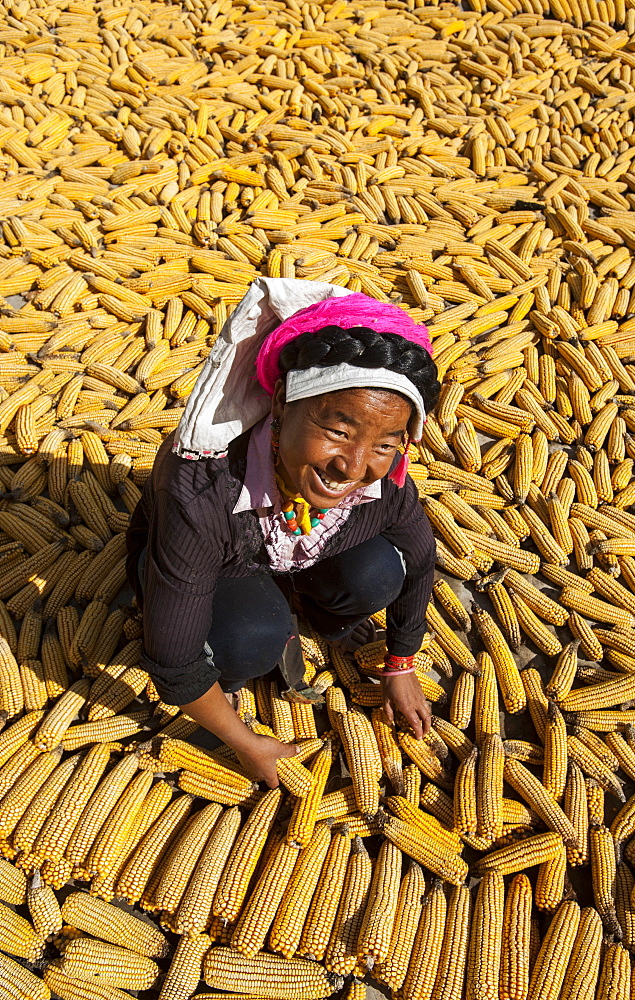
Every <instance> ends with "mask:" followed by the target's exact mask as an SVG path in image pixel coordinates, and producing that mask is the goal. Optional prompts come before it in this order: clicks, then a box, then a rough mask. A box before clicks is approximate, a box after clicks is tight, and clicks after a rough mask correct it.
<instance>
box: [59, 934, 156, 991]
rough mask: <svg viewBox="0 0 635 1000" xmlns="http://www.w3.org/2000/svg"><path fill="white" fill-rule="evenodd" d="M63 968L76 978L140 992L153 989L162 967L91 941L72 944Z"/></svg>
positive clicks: (81, 940)
mask: <svg viewBox="0 0 635 1000" xmlns="http://www.w3.org/2000/svg"><path fill="white" fill-rule="evenodd" d="M60 968H61V970H62V972H65V973H66V975H68V976H70V977H72V978H75V979H86V980H88V981H89V982H94V981H95V980H96V981H97V982H99V983H104V984H105V985H109V986H122V987H123V986H128V987H131V988H132V989H141V990H143V989H149V988H150V987H151V986H154V984H155V982H156V980H157V977H158V974H159V968H158V966H157V965H156V963H155V962H153V961H152V959H151V958H145V957H144V956H143V955H139V954H138V953H137V952H134V951H129V950H128V949H127V948H121V947H118V946H117V945H114V944H106V943H105V942H104V941H94V940H92V939H90V938H77V939H76V940H74V941H71V942H69V944H68V945H67V946H66V949H65V951H64V956H63V958H62V961H61V963H60Z"/></svg>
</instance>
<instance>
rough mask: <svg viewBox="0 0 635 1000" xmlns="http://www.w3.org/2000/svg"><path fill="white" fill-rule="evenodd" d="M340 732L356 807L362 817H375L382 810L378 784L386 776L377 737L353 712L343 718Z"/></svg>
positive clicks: (359, 716)
mask: <svg viewBox="0 0 635 1000" xmlns="http://www.w3.org/2000/svg"><path fill="white" fill-rule="evenodd" d="M339 731H340V735H341V738H342V747H343V749H344V753H345V754H346V760H347V762H348V768H349V771H350V774H351V778H352V779H353V788H354V790H355V800H356V802H357V807H358V809H359V811H360V812H361V813H362V815H364V816H367V817H372V816H374V815H375V814H376V812H377V810H378V809H379V784H378V780H379V778H380V777H381V774H382V772H383V764H382V761H381V757H380V755H379V749H378V746H377V741H376V739H375V734H374V732H373V730H372V728H370V731H369V726H368V723H367V720H366V719H365V718H364V716H362V714H361V713H360V712H358V711H352V710H351V711H348V712H343V713H342V714H341V716H340V718H339Z"/></svg>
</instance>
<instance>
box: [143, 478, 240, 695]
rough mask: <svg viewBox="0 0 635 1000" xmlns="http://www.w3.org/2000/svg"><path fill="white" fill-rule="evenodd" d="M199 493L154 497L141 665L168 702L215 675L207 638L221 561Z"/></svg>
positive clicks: (199, 689)
mask: <svg viewBox="0 0 635 1000" xmlns="http://www.w3.org/2000/svg"><path fill="white" fill-rule="evenodd" d="M205 502H206V501H205V500H204V499H203V500H202V499H201V498H200V497H197V498H195V499H193V500H192V501H191V503H190V504H188V505H187V506H184V505H183V504H181V503H180V502H179V501H178V500H176V499H175V498H174V497H173V496H171V495H170V494H169V493H168V492H167V491H165V490H158V491H157V492H156V494H155V497H154V504H153V510H152V515H151V518H150V524H149V532H148V541H147V546H146V552H145V563H144V567H143V581H142V583H143V636H144V642H143V644H144V650H143V657H142V661H141V662H142V665H143V666H144V668H145V669H146V670H147V671H148V672H149V674H150V676H151V677H152V680H153V682H154V685H155V687H156V689H157V691H158V692H159V695H160V696H161V698H162V699H163V701H165V702H166V703H167V704H169V705H186V704H188V703H189V702H191V701H195V700H196V699H197V698H200V697H201V696H202V695H204V694H205V693H206V692H207V691H208V690H209V688H210V687H212V685H213V684H214V683H215V682H216V681H217V680H218V677H219V676H220V671H219V670H218V669H217V668H216V667H215V666H214V662H213V659H212V655H211V650H210V649H209V647H208V646H206V638H207V634H208V632H209V629H210V625H211V620H212V600H213V597H214V589H215V585H216V579H217V576H218V572H219V566H220V555H221V552H220V549H221V546H220V545H219V544H216V545H215V544H214V532H213V530H212V529H213V525H209V527H210V530H209V532H208V531H207V530H202V527H201V526H205V529H207V527H208V524H209V521H210V518H209V515H208V517H207V518H206V517H205V512H204V511H203V510H202V508H201V505H202V504H203V503H205Z"/></svg>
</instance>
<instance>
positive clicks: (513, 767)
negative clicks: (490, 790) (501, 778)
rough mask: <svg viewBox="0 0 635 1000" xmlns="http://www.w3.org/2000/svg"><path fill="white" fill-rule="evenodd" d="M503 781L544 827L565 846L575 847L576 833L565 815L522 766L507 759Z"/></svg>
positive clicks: (538, 782)
mask: <svg viewBox="0 0 635 1000" xmlns="http://www.w3.org/2000/svg"><path fill="white" fill-rule="evenodd" d="M505 780H506V781H507V782H508V783H509V784H510V785H511V786H512V788H514V789H515V790H516V791H517V792H518V794H519V795H520V796H521V797H522V798H523V799H524V800H525V802H527V804H528V805H529V806H531V808H532V809H533V810H534V811H535V812H536V813H538V815H539V816H540V818H541V819H542V821H543V822H544V823H545V825H546V826H548V827H549V828H550V829H552V830H554V831H555V832H557V833H559V834H560V836H561V837H562V838H563V840H564V841H565V844H568V843H572V844H574V845H575V843H576V832H575V830H574V828H573V826H572V825H571V823H570V822H569V820H568V819H567V817H566V815H565V814H564V812H563V811H562V810H561V809H560V807H559V806H558V805H557V804H556V802H555V800H554V799H553V798H552V797H551V795H550V793H549V792H548V791H547V790H546V789H545V787H544V786H543V785H542V783H541V782H540V781H539V780H538V779H537V778H536V777H535V776H534V775H533V774H532V773H531V772H530V771H529V770H528V769H527V768H526V767H524V765H523V764H521V763H520V762H519V761H516V760H513V759H512V758H508V759H507V760H506V762H505Z"/></svg>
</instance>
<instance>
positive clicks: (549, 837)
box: [473, 830, 562, 876]
mask: <svg viewBox="0 0 635 1000" xmlns="http://www.w3.org/2000/svg"><path fill="white" fill-rule="evenodd" d="M561 845H562V837H561V836H560V835H559V834H557V833H553V832H552V831H551V830H550V831H549V832H548V833H537V834H536V835H535V836H533V837H527V838H526V839H525V840H521V841H519V842H518V843H515V844H512V845H511V846H509V847H502V848H500V850H497V851H492V852H491V853H490V854H488V855H487V857H484V858H481V859H480V860H479V861H477V862H476V864H475V865H474V866H473V874H475V875H477V876H478V875H483V874H485V872H492V871H498V872H500V873H501V874H502V875H512V874H515V873H516V872H519V871H522V870H523V869H525V868H532V867H533V866H534V865H541V864H542V863H543V862H544V861H549V860H551V859H552V858H555V856H556V855H557V854H558V852H559V850H560V847H561Z"/></svg>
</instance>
